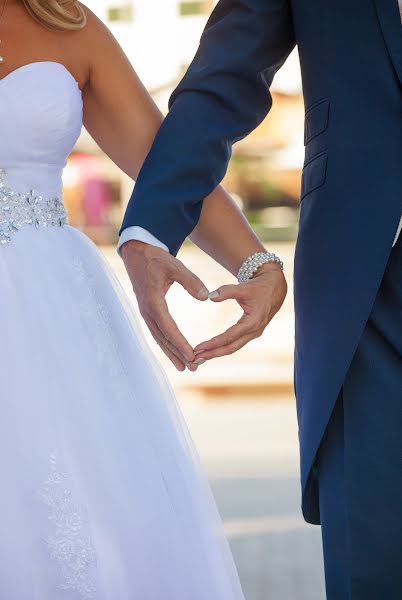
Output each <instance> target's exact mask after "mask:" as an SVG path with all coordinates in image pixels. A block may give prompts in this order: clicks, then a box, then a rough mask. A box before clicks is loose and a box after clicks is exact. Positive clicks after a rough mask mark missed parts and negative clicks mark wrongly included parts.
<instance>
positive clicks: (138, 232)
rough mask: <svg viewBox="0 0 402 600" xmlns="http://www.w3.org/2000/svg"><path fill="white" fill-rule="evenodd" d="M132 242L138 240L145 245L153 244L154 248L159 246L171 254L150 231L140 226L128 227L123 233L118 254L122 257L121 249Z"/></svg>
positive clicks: (118, 246)
mask: <svg viewBox="0 0 402 600" xmlns="http://www.w3.org/2000/svg"><path fill="white" fill-rule="evenodd" d="M130 240H137V241H139V242H144V243H145V244H151V245H152V246H157V247H158V248H162V249H163V250H166V252H169V248H168V247H167V246H166V244H164V243H163V242H161V241H160V240H158V238H156V237H155V236H154V235H153V234H152V233H151V232H150V231H148V230H147V229H144V228H143V227H138V225H134V226H132V227H127V228H126V229H124V230H123V231H122V232H121V235H120V238H119V243H118V244H117V248H116V250H117V252H118V254H119V255H120V256H121V247H122V245H123V244H125V243H126V242H129V241H130Z"/></svg>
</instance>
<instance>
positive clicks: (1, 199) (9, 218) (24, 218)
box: [0, 169, 67, 245]
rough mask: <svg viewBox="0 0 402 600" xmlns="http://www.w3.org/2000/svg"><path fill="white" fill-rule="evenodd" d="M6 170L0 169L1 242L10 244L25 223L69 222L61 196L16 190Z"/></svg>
mask: <svg viewBox="0 0 402 600" xmlns="http://www.w3.org/2000/svg"><path fill="white" fill-rule="evenodd" d="M5 177H6V171H5V170H4V169H0V244H3V245H4V244H8V243H9V242H10V241H11V237H12V235H13V233H16V232H17V231H18V230H19V229H21V227H24V226H25V225H33V226H35V227H62V226H63V225H65V224H66V222H67V213H66V209H65V208H64V206H63V202H62V201H61V200H60V198H51V199H48V198H44V197H43V196H40V195H39V194H37V193H36V192H35V190H30V192H29V193H27V194H21V193H17V192H14V191H13V190H12V189H11V188H10V187H7V185H6V182H5Z"/></svg>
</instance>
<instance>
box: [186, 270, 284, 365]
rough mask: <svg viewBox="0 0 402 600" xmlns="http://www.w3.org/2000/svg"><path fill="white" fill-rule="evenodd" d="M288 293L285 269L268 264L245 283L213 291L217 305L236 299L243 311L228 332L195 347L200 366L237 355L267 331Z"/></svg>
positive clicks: (211, 296) (211, 295)
mask: <svg viewBox="0 0 402 600" xmlns="http://www.w3.org/2000/svg"><path fill="white" fill-rule="evenodd" d="M286 294H287V283H286V279H285V276H284V274H283V271H282V269H281V268H280V267H279V266H278V265H277V264H275V263H268V264H266V265H264V266H262V267H260V269H258V271H257V272H256V274H255V275H254V277H253V278H252V279H250V280H249V281H247V282H245V283H240V284H237V285H224V286H222V287H220V288H218V289H217V290H216V291H215V292H211V294H210V298H211V300H212V301H213V302H223V301H225V300H230V299H234V300H236V301H237V302H238V303H239V304H240V306H241V308H242V309H243V315H242V317H241V318H240V320H239V321H238V322H237V323H236V324H235V325H233V326H232V327H230V328H229V329H228V330H227V331H225V333H222V334H221V335H217V336H216V337H213V338H212V339H210V340H208V341H207V342H203V343H202V344H199V345H198V346H196V347H195V349H194V350H195V353H196V356H197V358H196V360H197V363H200V361H201V363H200V364H202V362H204V361H205V360H210V359H211V358H217V357H219V356H226V355H228V354H233V353H234V352H237V351H238V350H240V348H242V347H243V346H245V345H246V344H248V342H250V341H251V340H254V339H255V338H258V337H260V336H261V335H262V333H263V332H264V330H265V328H266V326H267V325H268V323H269V322H270V321H271V320H272V319H273V317H274V316H275V314H276V313H277V312H278V310H279V309H280V308H281V306H282V304H283V303H284V301H285V298H286Z"/></svg>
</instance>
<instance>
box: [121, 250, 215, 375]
mask: <svg viewBox="0 0 402 600" xmlns="http://www.w3.org/2000/svg"><path fill="white" fill-rule="evenodd" d="M121 255H122V258H123V261H124V264H125V266H126V269H127V273H128V275H129V277H130V280H131V283H132V285H133V290H134V293H135V295H136V297H137V301H138V306H139V310H140V312H141V315H142V317H143V318H144V320H145V322H146V324H147V325H148V327H149V329H150V331H151V333H152V335H153V337H154V339H155V341H156V342H157V344H158V345H159V346H160V347H161V348H162V350H163V351H164V353H165V354H166V355H167V356H168V357H169V358H170V360H171V361H172V363H173V364H174V365H175V367H176V368H177V369H178V370H179V371H184V369H185V368H186V366H187V367H188V368H189V369H190V370H191V371H195V370H196V369H197V365H195V364H194V360H195V354H194V350H193V348H192V347H191V345H190V344H189V342H188V341H187V340H186V338H185V337H184V336H183V334H182V333H181V331H180V330H179V328H178V327H177V325H176V323H175V321H174V320H173V318H172V316H171V315H170V313H169V309H168V306H167V302H166V298H165V297H166V294H167V292H168V290H169V288H170V287H171V285H172V284H173V283H174V282H175V281H177V282H178V283H180V285H182V286H183V288H184V289H185V290H187V291H188V293H189V294H191V295H192V296H193V297H194V298H196V299H197V300H201V301H203V300H207V299H208V289H207V288H206V287H205V285H204V284H203V282H202V281H201V280H200V279H199V278H198V277H197V276H196V275H194V274H193V273H192V272H191V271H189V270H188V269H187V268H186V267H185V266H184V265H183V263H182V262H180V261H179V260H177V258H175V257H174V256H172V255H171V254H169V253H168V252H166V251H165V250H162V249H161V248H157V247H155V246H152V245H151V244H145V243H143V242H139V241H137V240H130V241H129V242H126V243H125V244H123V246H122V248H121Z"/></svg>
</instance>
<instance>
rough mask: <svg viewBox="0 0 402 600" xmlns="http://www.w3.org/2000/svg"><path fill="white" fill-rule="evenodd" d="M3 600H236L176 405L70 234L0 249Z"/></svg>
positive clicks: (95, 260)
mask: <svg viewBox="0 0 402 600" xmlns="http://www.w3.org/2000/svg"><path fill="white" fill-rule="evenodd" d="M0 285H1V308H0V332H1V338H0V339H1V346H0V348H1V349H0V357H1V363H0V364H1V367H0V368H1V409H0V410H1V412H0V415H1V418H0V481H1V492H0V519H1V532H0V596H1V598H4V599H7V600H58V599H61V600H80V599H85V600H92V599H94V600H243V594H242V591H241V587H240V584H239V580H238V576H237V572H236V569H235V566H234V563H233V559H232V556H231V553H230V550H229V547H228V544H227V541H226V539H225V536H224V534H223V530H222V524H221V521H220V518H219V515H218V512H217V509H216V506H215V503H214V501H213V498H212V494H211V492H210V489H209V486H208V483H207V480H206V478H205V475H204V473H203V470H202V467H201V466H200V462H199V459H198V457H197V454H196V452H195V450H194V447H193V444H192V441H191V438H190V436H189V434H188V431H187V429H186V426H185V424H184V422H183V419H182V416H181V414H180V411H179V408H178V405H177V403H176V400H175V397H174V394H173V392H172V389H171V387H170V384H169V382H168V380H167V379H166V377H165V375H164V373H163V370H162V369H161V367H160V365H159V363H158V362H157V360H156V358H155V357H154V356H153V355H152V353H151V351H150V350H149V348H148V346H147V343H146V341H145V340H144V338H143V335H142V333H141V330H140V328H139V325H138V323H137V322H136V317H135V315H134V313H133V311H132V309H131V308H130V305H129V303H128V300H127V299H126V297H125V296H124V292H123V291H122V289H121V288H120V286H119V284H118V282H117V281H116V280H115V278H114V275H113V273H112V272H111V271H110V269H109V268H108V266H107V265H106V263H105V261H104V259H103V258H102V257H101V255H100V254H99V252H98V250H97V249H96V247H95V246H94V244H93V243H92V242H91V241H89V240H88V239H87V238H86V237H85V236H84V235H83V234H81V233H80V232H79V231H77V230H76V229H74V228H72V227H69V226H65V227H63V228H48V229H38V230H36V229H34V228H32V227H25V228H23V229H21V231H19V232H18V233H17V234H16V235H15V236H13V239H12V241H11V243H9V244H7V245H5V246H2V247H0Z"/></svg>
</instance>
